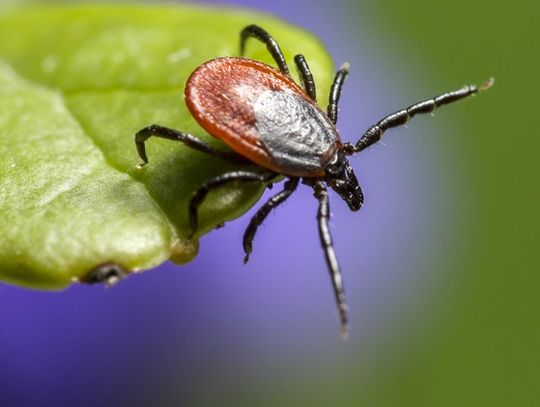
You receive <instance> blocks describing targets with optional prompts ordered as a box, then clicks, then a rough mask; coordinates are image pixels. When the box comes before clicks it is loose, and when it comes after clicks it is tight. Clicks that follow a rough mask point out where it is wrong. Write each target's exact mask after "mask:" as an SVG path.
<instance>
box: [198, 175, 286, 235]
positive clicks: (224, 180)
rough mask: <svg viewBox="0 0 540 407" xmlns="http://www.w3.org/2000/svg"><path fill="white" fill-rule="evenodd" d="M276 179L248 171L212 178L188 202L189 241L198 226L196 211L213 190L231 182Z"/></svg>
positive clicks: (272, 176) (273, 176)
mask: <svg viewBox="0 0 540 407" xmlns="http://www.w3.org/2000/svg"><path fill="white" fill-rule="evenodd" d="M275 177H276V174H275V173H273V172H264V173H256V172H249V171H232V172H228V173H225V174H222V175H218V176H217V177H215V178H212V179H210V180H208V181H206V182H205V183H204V184H202V185H201V186H200V187H199V189H198V190H197V191H195V193H194V194H193V197H192V198H191V200H190V201H189V207H188V215H189V223H190V226H191V234H190V235H189V236H188V238H189V239H191V238H192V237H193V235H194V234H195V232H196V231H197V228H198V225H199V216H198V209H199V206H200V205H201V204H202V202H203V201H204V198H206V195H207V194H208V193H209V192H210V191H211V190H213V189H216V188H218V187H220V186H222V185H225V184H228V183H231V182H261V183H265V182H269V181H271V180H272V179H273V178H275Z"/></svg>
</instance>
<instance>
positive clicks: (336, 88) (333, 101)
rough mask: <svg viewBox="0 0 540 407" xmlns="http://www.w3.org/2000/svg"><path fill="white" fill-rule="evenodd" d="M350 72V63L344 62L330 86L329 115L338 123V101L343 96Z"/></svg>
mask: <svg viewBox="0 0 540 407" xmlns="http://www.w3.org/2000/svg"><path fill="white" fill-rule="evenodd" d="M348 74H349V64H343V65H342V66H341V68H340V70H339V71H337V72H336V75H335V76H334V81H333V82H332V87H331V88H330V98H329V100H328V108H327V109H326V110H327V115H328V118H329V119H330V120H331V121H332V123H334V124H336V123H337V116H338V103H339V98H340V96H341V89H342V88H343V83H344V82H345V79H346V78H347V75H348Z"/></svg>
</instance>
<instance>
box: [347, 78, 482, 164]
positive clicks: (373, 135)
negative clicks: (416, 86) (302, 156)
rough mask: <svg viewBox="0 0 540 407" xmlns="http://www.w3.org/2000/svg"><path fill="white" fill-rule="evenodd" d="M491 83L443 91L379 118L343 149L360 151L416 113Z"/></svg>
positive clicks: (431, 109)
mask: <svg viewBox="0 0 540 407" xmlns="http://www.w3.org/2000/svg"><path fill="white" fill-rule="evenodd" d="M492 85H493V78H492V79H489V80H487V81H486V82H484V83H483V84H481V85H480V86H476V85H468V86H464V87H463V88H461V89H458V90H455V91H453V92H447V93H443V94H442V95H439V96H437V97H434V98H432V99H428V100H425V101H423V102H419V103H415V104H414V105H412V106H409V107H407V108H406V109H402V110H399V111H397V112H395V113H392V114H390V115H388V116H386V117H385V118H384V119H382V120H380V121H379V122H378V123H377V124H375V125H373V126H371V127H370V128H369V129H368V130H367V131H366V132H365V133H364V135H363V136H362V137H361V138H360V140H358V142H357V143H356V144H355V145H354V146H352V145H350V144H347V145H345V150H346V151H347V153H348V154H353V153H356V152H359V151H362V150H364V149H366V148H367V147H369V146H370V145H372V144H375V143H376V142H377V141H379V140H380V139H381V137H382V135H383V134H384V132H385V131H386V130H388V129H390V128H392V127H398V126H401V125H403V124H405V123H407V122H408V121H409V120H410V119H411V118H412V117H413V116H415V115H416V114H422V113H431V112H433V111H434V110H435V109H436V108H438V107H439V106H443V105H447V104H449V103H452V102H456V101H458V100H461V99H464V98H466V97H468V96H471V95H474V94H475V93H477V92H478V91H481V90H485V89H488V88H490V87H491V86H492Z"/></svg>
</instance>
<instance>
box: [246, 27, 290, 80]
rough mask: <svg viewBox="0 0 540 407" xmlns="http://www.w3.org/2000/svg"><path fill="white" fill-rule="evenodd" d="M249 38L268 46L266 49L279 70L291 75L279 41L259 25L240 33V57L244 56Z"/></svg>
mask: <svg viewBox="0 0 540 407" xmlns="http://www.w3.org/2000/svg"><path fill="white" fill-rule="evenodd" d="M249 37H255V38H257V39H258V40H259V41H262V42H263V43H264V44H266V49H267V50H268V52H270V54H271V55H272V58H274V61H276V64H277V66H278V67H279V70H280V71H281V72H283V73H285V74H287V75H289V67H288V66H287V61H285V57H284V56H283V52H281V48H280V47H279V45H278V43H277V41H276V40H275V39H274V38H273V37H272V36H271V35H270V34H268V32H266V30H264V29H262V28H261V27H259V26H258V25H255V24H252V25H248V26H247V27H246V28H244V29H243V30H242V31H241V32H240V55H244V52H245V50H246V41H247V39H248V38H249Z"/></svg>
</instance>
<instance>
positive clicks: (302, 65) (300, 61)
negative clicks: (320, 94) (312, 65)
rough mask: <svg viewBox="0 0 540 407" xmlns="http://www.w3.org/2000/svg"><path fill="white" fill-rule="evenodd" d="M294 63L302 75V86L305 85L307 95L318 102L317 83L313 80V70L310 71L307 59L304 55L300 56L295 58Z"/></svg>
mask: <svg viewBox="0 0 540 407" xmlns="http://www.w3.org/2000/svg"><path fill="white" fill-rule="evenodd" d="M294 63H295V64H296V68H298V72H299V73H300V77H301V78H302V84H303V85H304V89H305V90H306V93H307V94H308V96H309V97H310V98H311V100H313V101H314V102H316V101H317V89H316V88H315V81H314V80H313V74H312V73H311V70H310V69H309V65H308V63H307V61H306V58H304V56H303V55H302V54H298V55H296V56H295V57H294Z"/></svg>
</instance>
